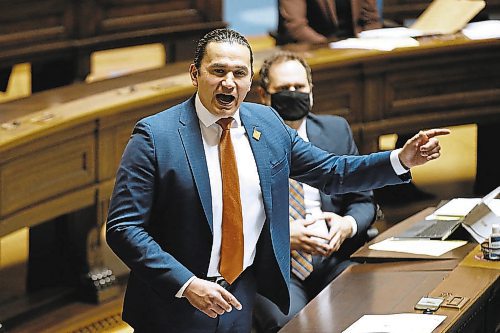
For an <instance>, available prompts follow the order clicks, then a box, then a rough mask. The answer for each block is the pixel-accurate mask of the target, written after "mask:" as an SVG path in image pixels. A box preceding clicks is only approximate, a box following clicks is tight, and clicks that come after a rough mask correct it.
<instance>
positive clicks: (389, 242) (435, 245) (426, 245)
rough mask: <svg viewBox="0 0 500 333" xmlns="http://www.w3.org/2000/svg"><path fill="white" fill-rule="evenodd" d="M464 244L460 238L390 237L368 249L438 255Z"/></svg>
mask: <svg viewBox="0 0 500 333" xmlns="http://www.w3.org/2000/svg"><path fill="white" fill-rule="evenodd" d="M465 244H467V242H466V241H461V240H446V241H440V240H430V239H396V238H393V237H391V238H388V239H385V240H383V241H381V242H378V243H375V244H372V245H370V246H369V247H368V248H369V249H370V250H378V251H393V252H403V253H412V254H425V255H428V256H433V257H439V256H441V255H443V254H445V253H446V252H448V251H451V250H453V249H456V248H459V247H460V246H463V245H465Z"/></svg>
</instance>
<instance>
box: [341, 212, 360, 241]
mask: <svg viewBox="0 0 500 333" xmlns="http://www.w3.org/2000/svg"><path fill="white" fill-rule="evenodd" d="M344 218H345V219H347V220H348V221H349V222H351V228H352V232H351V234H350V235H349V238H353V237H354V236H355V235H356V233H357V232H358V224H357V223H356V220H355V219H354V217H352V216H350V215H346V216H344Z"/></svg>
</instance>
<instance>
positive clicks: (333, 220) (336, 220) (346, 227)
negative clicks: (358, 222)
mask: <svg viewBox="0 0 500 333" xmlns="http://www.w3.org/2000/svg"><path fill="white" fill-rule="evenodd" d="M323 218H324V219H325V221H326V223H328V226H329V228H330V231H329V233H328V237H329V238H330V242H329V243H328V245H329V246H330V250H329V251H328V253H327V257H329V256H331V255H332V253H333V252H336V251H338V250H339V248H340V246H341V245H342V243H344V241H345V240H346V239H347V238H349V236H350V235H351V233H352V224H351V222H350V221H349V220H348V219H346V218H345V217H343V216H340V215H338V214H335V213H332V212H324V213H323Z"/></svg>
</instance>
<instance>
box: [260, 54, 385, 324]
mask: <svg viewBox="0 0 500 333" xmlns="http://www.w3.org/2000/svg"><path fill="white" fill-rule="evenodd" d="M259 92H260V97H261V102H262V103H264V104H266V105H271V106H272V107H273V108H274V109H275V110H276V111H277V112H278V113H279V114H280V116H281V117H282V118H283V120H284V121H285V123H287V124H288V125H289V126H290V127H292V128H294V129H296V130H297V131H298V134H299V135H300V136H301V137H302V138H303V139H305V140H308V141H310V142H312V143H314V144H315V145H316V146H318V147H320V148H322V149H324V150H327V151H329V152H333V153H335V154H338V155H344V154H349V155H354V154H358V150H357V148H356V144H355V143H354V139H353V137H352V132H351V129H350V127H349V125H348V123H347V121H346V120H345V119H343V118H341V117H338V116H330V115H321V116H318V115H314V114H312V113H310V110H311V108H312V105H313V98H312V80H311V69H310V68H309V66H308V65H307V63H306V62H305V60H304V59H302V58H300V57H298V56H297V55H295V54H293V53H290V52H282V53H278V54H276V55H274V56H272V57H270V58H269V59H267V60H266V61H265V62H264V64H263V66H262V68H261V71H260V88H259ZM302 187H303V190H304V206H305V207H304V208H305V213H306V216H305V218H295V217H294V216H292V215H293V214H292V213H291V214H290V215H291V221H290V243H291V250H292V258H293V252H294V251H299V252H301V253H305V254H311V255H312V271H311V272H306V273H305V274H302V273H303V272H302V273H301V271H300V269H299V270H295V269H294V264H295V265H296V263H293V259H292V263H291V271H292V278H291V279H290V284H291V285H290V299H291V308H290V313H289V314H288V315H284V314H283V313H282V312H281V311H280V310H279V309H278V307H277V306H276V305H275V304H273V303H272V302H271V301H269V300H268V299H267V298H265V297H263V296H260V295H259V296H258V297H257V300H256V305H255V309H254V319H255V323H256V326H257V327H256V328H257V329H258V332H266V333H267V332H276V331H278V330H279V329H280V328H281V327H282V326H283V325H285V324H286V323H287V322H288V321H289V320H290V319H291V318H292V317H293V316H294V315H295V314H296V313H297V312H299V311H300V310H301V309H302V308H303V307H304V306H305V305H306V304H307V303H308V302H309V301H310V300H311V299H312V298H313V297H314V296H316V295H317V294H318V293H319V292H320V291H321V290H322V289H323V288H324V287H325V286H326V285H328V284H329V283H330V282H331V281H332V280H333V279H334V278H335V277H336V276H337V275H338V274H340V272H342V270H344V269H345V268H346V267H347V266H348V265H349V264H350V262H349V261H348V260H347V259H348V258H349V256H350V254H352V253H353V252H354V251H355V250H356V249H357V248H359V247H360V246H361V245H362V244H363V243H364V242H365V240H366V231H367V230H368V229H369V227H370V225H371V224H372V223H373V221H374V219H375V215H376V205H375V203H374V201H373V194H372V192H371V191H368V192H356V193H349V194H344V195H333V196H327V195H325V194H323V193H320V192H319V191H318V190H316V189H313V188H311V187H309V186H307V185H304V184H303V185H302ZM290 191H291V192H292V191H293V189H291V190H290ZM291 197H292V195H291ZM292 210H293V208H291V211H292ZM304 275H307V276H304Z"/></svg>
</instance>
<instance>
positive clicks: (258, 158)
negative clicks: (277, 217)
mask: <svg viewBox="0 0 500 333" xmlns="http://www.w3.org/2000/svg"><path fill="white" fill-rule="evenodd" d="M240 118H241V123H242V125H243V126H244V127H245V131H246V133H247V137H248V140H249V141H250V147H251V148H252V152H253V156H254V158H255V163H256V165H257V172H258V174H259V179H260V187H261V191H262V199H263V201H264V209H265V212H266V216H268V217H269V216H271V211H272V200H271V174H270V165H271V162H270V160H269V150H268V148H267V143H266V135H265V131H264V129H262V128H259V125H258V124H257V121H256V119H255V118H254V117H252V111H251V110H250V109H249V108H248V107H247V106H245V105H244V104H242V105H241V107H240Z"/></svg>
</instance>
